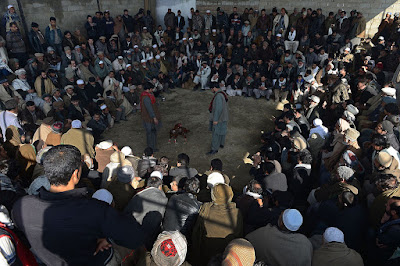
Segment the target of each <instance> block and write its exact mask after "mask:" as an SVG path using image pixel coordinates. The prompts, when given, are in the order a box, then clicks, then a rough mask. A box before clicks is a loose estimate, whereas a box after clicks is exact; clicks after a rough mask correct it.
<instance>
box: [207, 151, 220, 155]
mask: <svg viewBox="0 0 400 266" xmlns="http://www.w3.org/2000/svg"><path fill="white" fill-rule="evenodd" d="M217 152H218V151H213V150H211V151H209V152H207V153H206V155H213V154H216V153H217Z"/></svg>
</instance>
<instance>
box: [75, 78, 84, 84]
mask: <svg viewBox="0 0 400 266" xmlns="http://www.w3.org/2000/svg"><path fill="white" fill-rule="evenodd" d="M76 84H78V85H83V84H85V82H84V81H83V80H81V79H78V80H77V81H76Z"/></svg>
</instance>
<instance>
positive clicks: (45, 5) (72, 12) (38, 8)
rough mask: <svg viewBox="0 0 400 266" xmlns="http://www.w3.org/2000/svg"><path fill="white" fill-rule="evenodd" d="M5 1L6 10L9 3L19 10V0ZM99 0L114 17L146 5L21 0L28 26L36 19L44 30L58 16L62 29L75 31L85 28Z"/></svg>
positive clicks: (115, 0)
mask: <svg viewBox="0 0 400 266" xmlns="http://www.w3.org/2000/svg"><path fill="white" fill-rule="evenodd" d="M5 2H6V4H2V5H1V6H3V7H4V10H3V11H4V12H5V11H6V7H7V5H8V4H12V5H14V6H15V8H16V9H17V12H18V5H17V1H15V0H6V1H5ZM97 2H99V4H100V10H101V11H104V10H110V13H111V16H113V17H115V16H116V15H118V14H122V13H123V10H124V9H128V10H129V12H130V14H131V15H134V14H136V13H137V12H138V10H139V8H143V7H144V0H98V1H97V0H84V1H78V0H40V1H39V0H21V3H22V7H23V10H24V13H25V18H26V23H27V25H28V28H30V24H31V22H32V21H34V22H37V23H38V24H39V26H40V29H41V30H42V31H44V29H45V28H46V27H47V25H48V24H49V18H50V17H52V16H54V17H56V18H57V24H58V25H59V26H60V28H61V30H62V31H64V30H71V31H73V30H74V29H75V28H77V27H79V28H81V29H82V28H84V23H85V22H86V16H87V15H92V16H93V15H94V14H95V12H96V11H98V10H99V8H98V4H97ZM3 3H4V2H3ZM3 11H2V12H1V13H3Z"/></svg>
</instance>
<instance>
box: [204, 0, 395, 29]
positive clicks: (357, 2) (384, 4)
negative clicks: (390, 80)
mask: <svg viewBox="0 0 400 266" xmlns="http://www.w3.org/2000/svg"><path fill="white" fill-rule="evenodd" d="M218 6H219V7H221V8H223V9H224V10H225V12H227V13H228V14H229V13H231V12H232V8H233V7H234V6H236V7H237V8H238V9H239V11H240V12H242V11H243V10H244V9H245V8H246V7H253V8H256V9H259V10H260V11H261V9H263V8H265V9H266V10H267V12H268V13H270V12H271V9H272V8H273V7H277V8H278V9H279V8H282V7H285V8H286V9H287V10H288V12H289V14H290V13H292V12H293V9H294V8H295V7H297V8H299V9H301V8H302V7H306V8H308V7H311V8H313V9H317V8H318V7H320V8H322V10H323V13H324V14H327V13H328V12H330V11H333V12H335V13H336V12H337V10H338V9H339V8H343V9H344V10H346V12H347V14H350V11H351V10H353V9H356V10H359V11H361V12H363V14H364V17H365V18H366V19H367V21H368V23H367V34H368V35H370V36H371V37H372V36H373V34H375V32H376V31H377V28H378V26H379V23H380V22H381V20H382V17H383V16H384V14H385V13H387V12H391V13H392V14H394V13H395V12H400V0H347V1H343V0H342V1H339V0H305V1H295V0H280V1H275V0H228V1H221V0H197V9H199V10H200V12H202V13H204V12H205V11H206V10H207V9H209V10H211V12H213V14H216V9H217V7H218Z"/></svg>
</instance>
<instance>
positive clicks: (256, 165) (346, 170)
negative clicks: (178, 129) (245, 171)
mask: <svg viewBox="0 0 400 266" xmlns="http://www.w3.org/2000/svg"><path fill="white" fill-rule="evenodd" d="M112 15H113V16H114V17H113V16H112ZM112 15H111V14H110V12H109V11H105V12H100V11H98V12H96V13H95V16H93V17H92V16H91V15H88V16H87V18H86V22H84V28H85V31H82V32H81V30H80V29H79V27H78V28H76V29H75V30H73V31H72V32H71V31H69V30H67V29H62V30H61V29H60V27H59V26H58V25H57V18H55V17H51V18H50V19H49V25H48V26H46V25H38V24H37V23H36V22H32V23H31V28H30V30H29V31H28V32H24V31H23V30H22V29H23V27H22V22H21V19H20V16H19V15H18V13H17V12H16V10H15V8H14V6H12V5H9V6H8V7H7V12H6V13H5V14H4V16H3V17H2V24H1V27H2V32H4V33H5V34H4V37H1V36H0V104H1V108H2V110H4V111H2V112H1V113H0V127H1V138H0V139H1V143H2V144H1V146H0V159H1V160H0V204H1V207H0V231H1V232H2V234H1V235H0V251H1V252H0V261H1V263H0V264H1V265H20V264H21V263H22V264H24V265H36V264H39V265H121V264H122V265H158V266H161V265H162V266H164V265H245V266H247V265H249V266H251V265H364V264H365V265H399V263H400V154H399V152H398V150H399V147H400V144H399V131H400V116H399V105H398V100H397V97H399V96H400V94H399V93H398V91H399V90H400V67H399V62H400V61H399V59H400V52H399V41H400V40H399V38H400V20H399V13H396V14H394V15H392V14H390V13H388V14H386V15H385V17H384V18H383V19H382V21H381V23H380V25H379V27H378V29H377V33H376V34H375V35H374V36H370V37H371V38H370V37H368V36H367V35H366V19H365V18H364V17H363V14H362V12H360V11H357V10H352V11H351V12H350V13H349V15H347V13H346V11H345V10H343V9H339V10H338V11H337V13H334V12H329V13H327V14H325V15H324V14H323V10H322V9H320V8H318V9H316V10H314V9H312V8H308V9H306V8H302V9H301V11H298V10H297V9H294V11H293V12H292V13H291V14H289V12H288V11H287V10H286V9H285V8H282V9H280V10H278V9H277V8H273V9H272V12H271V13H269V12H267V11H266V10H265V9H262V10H261V11H259V10H256V9H253V8H245V9H244V10H243V13H242V12H240V13H239V11H238V9H237V8H236V7H234V8H233V11H232V13H230V14H228V13H226V12H225V11H224V10H223V9H222V8H220V7H218V8H217V9H216V12H211V11H210V10H207V11H206V14H201V13H200V12H199V11H198V10H194V9H193V8H192V9H191V10H190V14H189V16H187V17H183V16H182V15H181V11H179V10H178V11H177V14H175V13H174V12H172V10H171V9H168V11H167V13H166V14H165V16H164V19H163V24H160V25H156V24H155V19H154V18H153V17H152V14H151V12H150V11H146V12H145V10H144V9H140V10H139V12H138V13H137V14H136V15H134V16H131V15H130V14H129V11H128V10H124V11H123V14H121V15H116V16H115V14H112ZM64 19H67V18H64ZM41 29H42V30H41ZM177 88H182V89H193V90H194V92H193V94H195V93H200V92H201V91H204V90H208V89H210V88H211V89H212V91H213V92H214V93H216V94H215V96H214V99H215V100H216V101H215V102H214V99H213V101H212V102H211V104H210V112H211V114H212V116H214V114H215V113H219V114H220V113H221V112H222V111H221V110H222V107H221V108H220V109H219V111H218V110H216V109H218V108H217V107H216V106H217V101H218V105H221V104H222V103H224V106H226V101H228V98H229V97H254V98H255V100H257V99H258V100H265V101H272V99H273V100H274V101H275V103H274V106H275V105H276V106H277V107H276V109H277V110H278V111H279V115H278V116H276V117H271V120H272V122H271V123H274V130H273V131H271V132H265V133H263V134H262V136H261V144H260V148H259V149H258V150H256V151H254V155H252V156H249V157H247V158H244V162H245V163H247V164H251V165H252V167H251V169H250V171H249V176H240V177H236V179H241V180H248V184H247V185H246V186H245V187H240V188H235V187H234V186H233V183H235V179H233V180H231V179H230V177H228V176H227V175H226V174H225V173H224V169H223V162H222V161H221V160H220V159H213V160H211V163H210V169H208V170H207V171H206V172H204V173H202V172H199V170H200V169H198V170H197V169H194V168H191V167H190V158H189V156H188V155H187V154H185V153H182V154H179V155H178V158H176V159H175V158H170V159H169V158H167V157H165V156H162V157H158V156H157V157H158V158H157V157H155V155H154V153H155V152H157V151H158V149H157V142H156V132H157V128H158V127H159V126H161V123H160V115H159V112H158V108H157V105H158V104H159V103H160V102H162V101H163V100H165V98H164V96H165V95H167V94H168V93H169V92H170V90H171V89H177ZM217 95H218V97H217ZM193 99H195V98H193ZM213 102H214V103H213ZM271 104H272V102H271ZM221 106H222V105H221ZM224 108H225V109H224V110H225V111H224V112H225V113H224V115H223V117H224V118H218V119H217V118H213V119H210V120H211V122H217V123H214V128H217V129H218V132H217V130H215V131H213V144H212V150H211V151H210V152H209V153H208V154H211V155H212V154H215V153H216V152H217V151H218V149H219V148H223V147H224V145H229V140H228V141H227V143H226V144H225V134H226V128H227V119H228V110H227V108H226V107H224ZM135 112H140V113H141V116H142V119H143V122H144V128H145V130H146V134H147V146H148V148H146V149H145V150H144V152H143V154H142V155H140V156H139V154H138V151H137V150H135V149H134V147H133V150H132V148H131V147H129V146H125V147H123V148H121V147H118V146H117V145H115V144H114V143H113V141H112V140H103V139H102V133H103V132H104V131H105V130H107V129H110V128H112V127H113V125H114V123H119V122H120V121H124V120H127V118H126V117H127V116H128V115H129V114H131V113H135ZM255 113H257V110H255ZM255 117H257V116H255ZM218 123H220V124H219V125H218ZM211 124H212V123H211ZM211 126H212V125H211ZM243 137H246V136H243ZM133 151H134V152H135V153H136V155H135V154H134V152H133ZM187 153H188V154H190V150H189V149H188V151H187ZM172 159H173V160H176V161H177V163H176V165H175V163H172ZM203 170H204V169H203ZM230 184H231V185H232V186H230Z"/></svg>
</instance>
